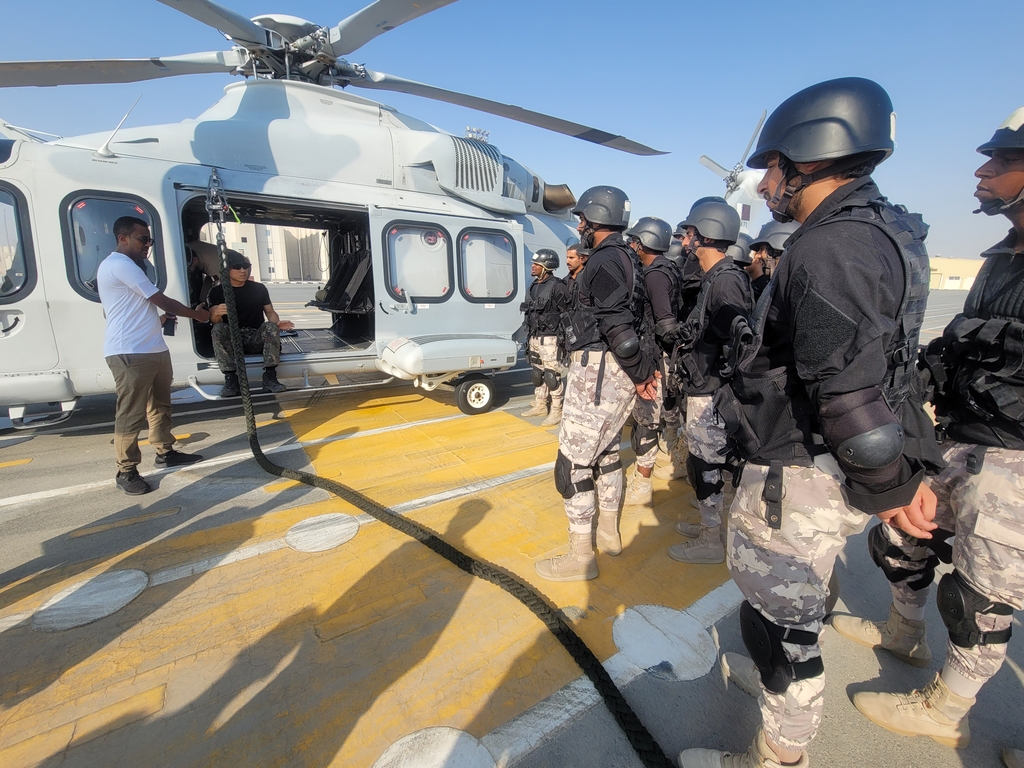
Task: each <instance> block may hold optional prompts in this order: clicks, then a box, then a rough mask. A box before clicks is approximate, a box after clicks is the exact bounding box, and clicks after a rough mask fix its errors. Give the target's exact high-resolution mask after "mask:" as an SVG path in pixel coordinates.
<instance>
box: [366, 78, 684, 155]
mask: <svg viewBox="0 0 1024 768" xmlns="http://www.w3.org/2000/svg"><path fill="white" fill-rule="evenodd" d="M365 72H366V77H365V78H352V80H351V85H354V86H356V87H358V88H371V89H379V90H382V91H398V92H399V93H408V94H411V95H413V96H423V97H424V98H427V99H435V100H436V101H444V102H447V103H448V104H455V105H457V106H460V107H469V108H470V109H476V110H479V111H481V112H488V113H490V114H492V115H498V116H499V117H507V118H508V119H510V120H517V121H519V122H520V123H526V124H527V125H535V126H537V127H538V128H546V129H547V130H549V131H554V132H555V133H561V134H564V135H565V136H572V137H573V138H576V139H583V140H584V141H589V142H593V143H594V144H601V145H602V146H605V147H611V148H612V149H618V150H620V151H622V152H629V153H630V154H633V155H665V154H668V153H667V152H662V151H660V150H657V149H652V148H651V147H648V146H645V145H644V144H640V143H638V142H636V141H633V140H631V139H627V138H625V137H624V136H617V135H615V134H613V133H606V132H605V131H599V130H597V129H596V128H590V127H589V126H586V125H580V124H579V123H573V122H571V121H569V120H563V119H561V118H560V117H552V116H551V115H545V114H543V113H541V112H533V111H531V110H529V109H523V108H522V107H516V106H513V105H511V104H502V103H500V102H497V101H491V100H490V99H482V98H480V97H479V96H469V95H468V94H465V93H459V92H458V91H448V90H445V89H444V88H438V87H436V86H433V85H426V84H425V83H417V82H415V81H414V80H406V79H405V78H403V77H395V76H394V75H388V74H385V73H384V72H374V71H373V70H371V69H367V70H365Z"/></svg>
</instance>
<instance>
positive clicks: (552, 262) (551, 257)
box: [530, 248, 559, 272]
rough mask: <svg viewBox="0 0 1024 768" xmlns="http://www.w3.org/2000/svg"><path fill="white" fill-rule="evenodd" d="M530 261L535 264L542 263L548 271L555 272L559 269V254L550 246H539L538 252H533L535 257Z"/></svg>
mask: <svg viewBox="0 0 1024 768" xmlns="http://www.w3.org/2000/svg"><path fill="white" fill-rule="evenodd" d="M530 262H531V263H533V264H540V265H541V266H542V267H544V269H546V270H547V271H548V272H554V271H555V270H556V269H558V264H559V261H558V254H557V253H555V252H554V251H552V250H551V249H550V248H538V249H537V252H536V253H534V254H533V258H532V259H531V260H530Z"/></svg>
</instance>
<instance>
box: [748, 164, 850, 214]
mask: <svg viewBox="0 0 1024 768" xmlns="http://www.w3.org/2000/svg"><path fill="white" fill-rule="evenodd" d="M862 162H864V157H863V156H858V155H853V156H852V157H843V158H840V159H839V160H837V161H836V162H834V163H832V164H831V165H826V166H825V167H824V168H819V169H818V170H816V171H814V172H813V173H800V172H799V171H798V170H797V169H796V166H795V165H794V164H793V163H792V162H791V161H790V160H789V158H786V157H780V158H779V168H781V169H782V172H783V173H785V174H786V178H785V180H784V181H783V182H782V183H781V184H779V186H778V187H777V188H776V189H775V194H774V195H772V196H771V197H770V198H768V202H767V205H768V209H769V210H770V211H771V212H772V218H774V219H775V220H776V221H777V222H779V223H780V224H786V223H788V222H790V221H792V220H793V215H792V214H791V213H790V212H789V206H790V205H791V204H792V202H793V196H794V195H796V193H797V192H799V191H800V190H801V189H803V188H804V187H809V186H810V185H811V184H813V183H814V182H816V181H820V180H821V179H827V178H828V177H830V176H836V175H838V174H840V173H842V172H843V171H848V170H849V169H850V168H853V167H854V166H857V165H860V164H861V163H862Z"/></svg>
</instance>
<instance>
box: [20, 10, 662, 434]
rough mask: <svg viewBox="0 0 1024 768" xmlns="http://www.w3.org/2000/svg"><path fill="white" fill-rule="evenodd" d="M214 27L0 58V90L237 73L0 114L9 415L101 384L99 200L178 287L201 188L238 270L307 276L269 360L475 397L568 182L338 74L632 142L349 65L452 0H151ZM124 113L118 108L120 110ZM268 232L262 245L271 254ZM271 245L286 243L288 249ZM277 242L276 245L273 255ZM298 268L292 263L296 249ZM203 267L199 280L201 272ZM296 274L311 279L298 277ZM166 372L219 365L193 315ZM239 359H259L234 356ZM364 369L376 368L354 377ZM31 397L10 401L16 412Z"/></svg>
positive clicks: (501, 347)
mask: <svg viewBox="0 0 1024 768" xmlns="http://www.w3.org/2000/svg"><path fill="white" fill-rule="evenodd" d="M159 2H161V3H163V4H164V5H167V6H169V7H171V8H173V9H175V10H177V11H180V12H182V13H184V14H186V15H187V16H190V17H192V18H193V19H195V20H196V21H198V22H201V23H203V24H205V25H207V26H210V27H213V28H214V29H216V30H218V31H219V32H221V33H222V34H223V35H224V36H225V37H226V38H227V39H228V40H230V41H231V42H232V46H231V47H230V49H229V50H226V51H213V52H206V53H194V54H185V55H181V56H169V57H157V58H150V59H104V60H80V61H22V62H0V87H22V86H56V85H71V84H78V85H85V84H100V83H123V82H136V81H143V80H151V79H155V78H162V77H171V76H178V75H187V74H198V73H211V72H220V73H225V74H229V75H234V76H236V77H238V78H239V80H238V81H237V82H234V83H231V84H229V85H228V86H227V87H226V88H225V89H224V96H223V98H221V99H220V101H218V102H217V103H216V104H214V105H213V106H211V107H210V108H209V109H207V110H206V111H205V112H203V113H202V114H201V115H199V116H198V117H197V118H196V119H195V120H187V121H184V122H181V123H175V124H166V125H155V126H144V127H134V128H123V127H122V126H123V123H124V121H125V120H124V119H122V120H121V123H120V124H118V126H117V127H116V128H115V129H114V130H113V132H112V133H102V134H98V133H97V134H89V135H83V136H76V137H67V138H64V137H54V136H50V135H47V134H42V133H41V132H39V131H33V130H28V129H23V128H19V127H17V126H12V125H10V124H4V127H3V128H2V129H0V238H3V239H0V275H2V278H0V279H2V282H0V407H4V406H6V407H7V408H8V412H9V415H10V418H11V421H12V424H13V425H14V426H15V427H16V428H27V427H35V426H43V425H48V424H53V423H57V422H60V421H63V420H64V419H66V418H69V417H70V416H71V415H72V414H73V412H74V409H75V406H76V404H77V403H78V401H79V400H80V398H82V397H83V396H86V395H93V394H101V393H109V392H113V391H114V381H113V377H112V374H111V373H110V371H109V370H108V368H107V367H106V365H105V362H104V360H103V355H102V338H103V327H104V325H103V324H104V319H103V313H102V308H101V305H100V303H99V294H98V292H97V289H96V283H95V276H96V270H97V268H98V266H99V263H100V262H101V261H102V260H103V258H105V257H106V256H107V254H109V253H110V252H111V251H112V250H113V249H114V246H115V242H116V241H115V238H114V236H113V234H112V232H111V228H112V225H113V222H114V221H115V220H116V219H117V218H118V217H120V216H123V215H132V216H137V217H139V218H142V219H144V220H145V221H147V222H148V223H149V225H150V228H151V231H152V234H153V239H154V243H153V246H152V248H151V254H150V263H149V268H150V278H151V279H152V280H153V282H154V283H155V284H156V285H157V286H158V287H159V288H160V289H161V290H162V291H164V292H165V293H167V294H168V295H170V296H172V297H175V298H178V299H179V300H182V301H183V302H187V303H189V304H191V305H193V306H194V305H195V304H197V303H198V302H199V300H200V299H201V296H202V291H203V290H204V288H203V285H206V287H207V288H208V285H209V281H210V280H213V279H215V277H216V275H214V274H211V272H213V271H215V270H213V269H211V267H209V266H206V267H204V263H205V264H209V261H210V250H211V248H213V246H212V243H213V242H214V241H215V229H214V222H213V221H212V217H211V216H210V215H209V214H208V211H207V207H206V200H207V195H208V192H209V191H210V187H211V184H213V183H214V180H216V183H217V184H219V185H222V187H223V190H224V192H225V194H226V197H227V200H228V204H229V206H230V211H231V217H232V220H229V221H228V223H227V226H226V230H227V235H228V239H229V241H230V243H229V247H231V248H233V249H235V250H239V251H241V252H243V253H244V254H246V255H247V256H249V257H250V259H251V261H252V263H253V276H254V278H256V279H262V280H265V281H273V280H279V279H281V277H282V271H283V272H284V273H285V274H287V275H288V276H290V277H291V276H294V273H293V270H292V262H293V261H294V259H292V256H293V255H294V254H293V251H296V250H298V251H299V252H300V256H299V260H300V262H301V252H302V250H303V249H306V253H307V254H312V255H313V258H310V259H307V260H306V262H305V263H302V264H300V266H299V267H298V268H297V269H298V271H299V273H300V274H301V277H302V278H304V279H306V280H307V281H309V282H318V281H319V282H322V283H323V285H322V287H321V288H320V290H316V291H314V290H313V289H310V292H311V296H310V300H309V302H308V303H307V306H310V307H313V308H315V309H316V310H318V311H320V312H322V313H323V321H322V322H321V323H319V324H317V325H318V327H315V328H302V329H300V330H299V331H297V334H296V335H295V336H288V337H286V338H282V356H281V362H280V365H279V368H278V370H279V373H280V375H282V376H285V377H302V378H304V380H305V381H306V382H307V383H308V380H309V376H310V375H330V374H351V373H372V372H375V371H376V372H379V373H380V374H382V375H383V376H384V377H386V378H385V381H387V380H390V379H391V378H398V379H402V380H406V381H410V382H411V383H412V384H413V385H414V386H417V387H420V388H422V389H424V390H426V391H432V390H434V389H436V388H437V387H438V386H440V385H442V384H445V385H451V386H453V387H454V390H455V395H456V401H457V403H458V406H459V408H460V409H461V410H462V411H463V412H464V413H467V414H474V413H483V412H485V411H487V410H489V409H490V407H491V406H492V405H493V402H494V384H493V381H492V379H491V376H493V374H495V373H497V372H500V371H504V370H508V369H510V368H512V367H513V366H514V365H515V364H516V361H517V357H518V345H517V343H516V342H515V341H514V340H513V339H512V335H513V333H514V331H515V330H516V329H517V328H518V327H519V325H520V321H521V317H520V313H519V304H520V302H521V300H522V297H523V295H524V293H525V289H526V284H527V282H528V279H529V265H530V257H531V255H532V253H533V252H535V251H536V250H537V249H539V248H552V249H554V250H555V251H556V252H558V253H560V254H562V256H563V258H564V254H565V248H566V246H567V245H568V244H571V243H574V242H575V241H576V240H577V236H576V231H575V226H574V224H575V222H574V221H573V217H572V216H571V214H570V211H571V209H572V207H573V206H574V205H575V202H576V200H575V197H574V196H573V194H572V192H571V190H570V189H569V188H568V186H567V185H564V184H548V183H547V182H545V181H544V180H543V179H542V178H541V177H540V176H539V175H538V174H536V173H534V172H533V171H532V170H531V169H530V168H529V167H527V166H526V165H523V164H522V163H520V162H518V161H516V160H515V159H513V158H511V157H508V156H506V155H504V154H503V153H502V152H501V150H500V149H499V148H498V147H496V146H494V145H493V144H490V143H489V142H488V140H487V136H486V135H485V134H482V133H481V132H475V133H471V134H470V135H467V136H466V137H460V136H455V135H452V134H449V133H446V132H444V131H442V130H440V129H438V128H436V127H434V126H432V125H429V124H427V123H426V122H424V121H422V120H419V119H417V118H415V117H412V116H410V115H407V114H403V113H402V112H399V111H398V110H396V109H394V108H392V107H389V106H387V105H385V104H383V103H380V102H378V101H375V100H372V99H370V98H365V97H363V96H361V95H358V94H357V93H354V92H353V91H355V90H357V89H365V90H370V91H396V92H401V93H407V94H413V95H417V96H422V97H425V98H430V99H436V100H441V101H445V102H448V103H452V104H458V105H462V106H466V107H470V108H473V109H476V110H479V111H483V112H487V113H490V114H495V115H500V116H502V117H507V118H510V119H513V120H517V121H519V122H523V123H527V124H530V125H534V126H537V127H540V128H543V129H546V130H549V131H554V132H556V133H561V134H563V135H566V136H571V137H574V138H577V139H581V140H584V141H589V142H592V143H596V144H600V145H603V146H606V147H609V148H611V149H615V150H619V151H623V152H628V153H632V154H635V155H646V156H651V155H659V154H664V153H663V152H660V151H659V150H656V149H652V148H651V147H648V146H646V145H644V144H641V143H639V142H636V141H633V140H631V139H628V138H625V137H623V136H618V135H614V134H611V133H608V132H605V131H601V130H598V129H595V128H591V127H589V126H585V125H581V124H579V123H574V122H571V121H568V120H564V119H561V118H557V117H553V116H550V115H546V114H543V113H539V112H533V111H530V110H526V109H523V108H521V107H517V106H512V105H507V104H502V103H499V102H495V101H491V100H489V99H484V98H480V97H477V96H470V95H467V94H463V93H459V92H456V91H450V90H445V89H442V88H438V87H436V86H432V85H427V84H424V83H419V82H416V81H412V80H407V79H404V78H400V77H396V76H393V75H389V74H386V73H383V72H379V71H376V70H371V69H369V68H367V67H366V66H364V65H362V64H356V63H350V61H349V59H348V58H346V57H350V56H351V55H352V54H353V53H355V52H356V51H357V50H359V49H360V48H361V47H362V46H363V45H365V44H366V43H367V42H369V41H370V40H372V39H374V38H376V37H378V36H380V35H382V34H384V33H385V32H387V31H389V30H392V29H394V28H395V27H397V26H400V25H402V24H405V23H407V22H410V21H413V20H414V19H416V18H419V17H421V16H423V15H424V14H426V13H430V12H431V11H434V10H437V9H438V8H441V7H443V6H446V5H449V4H451V3H452V2H454V0H419V1H418V2H412V1H411V0H377V1H376V2H373V3H371V4H370V5H368V6H366V7H364V8H362V9H361V10H359V11H357V12H355V13H353V14H352V15H350V16H348V17H347V18H345V19H344V20H342V21H341V22H339V23H338V24H337V25H335V26H333V27H322V26H319V25H316V24H314V23H312V22H309V21H306V20H304V19H300V18H297V17H295V16H290V15H283V14H266V15H262V16H256V17H254V18H252V19H247V18H245V17H244V16H242V15H241V14H238V13H236V12H235V11H232V10H230V9H227V8H225V7H223V6H220V5H218V4H216V3H214V2H210V0H159ZM127 117H128V115H125V119H126V118H127ZM275 249H276V251H277V252H276V253H275V252H274V251H275ZM289 249H291V250H289ZM282 251H284V252H286V253H282ZM310 263H312V264H315V267H314V268H312V273H310V272H309V271H307V267H308V266H309V264H310ZM203 272H205V277H204V276H202V275H201V273H203ZM309 278H313V280H311V281H310V280H309ZM167 342H168V347H169V348H170V351H171V357H172V363H173V367H174V371H175V384H176V385H179V386H185V385H190V386H191V387H193V388H194V389H195V390H196V391H197V392H198V393H199V394H200V395H202V397H204V398H206V399H218V397H217V396H216V395H214V394H212V393H211V391H210V390H209V389H208V388H207V387H208V386H209V385H215V384H219V383H220V381H221V379H222V375H221V373H220V372H219V370H218V368H217V365H216V363H215V361H214V359H213V351H212V344H211V343H210V339H209V327H208V326H201V325H199V324H197V323H191V324H183V325H182V327H181V329H180V330H179V332H178V333H177V334H176V335H174V336H172V337H169V338H167ZM247 363H248V365H249V368H250V375H251V372H254V371H256V370H258V368H259V367H260V366H261V365H262V360H260V359H258V358H256V357H253V358H249V359H248V360H247ZM374 383H376V382H374ZM37 404H50V407H51V410H50V411H48V412H46V413H44V414H40V415H33V416H30V417H27V416H26V409H27V408H28V407H29V406H32V405H37Z"/></svg>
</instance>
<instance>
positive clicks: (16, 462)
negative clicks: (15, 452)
mask: <svg viewBox="0 0 1024 768" xmlns="http://www.w3.org/2000/svg"><path fill="white" fill-rule="evenodd" d="M31 461H32V459H13V460H11V461H0V469H6V468H7V467H23V466H25V465H26V464H28V463H30V462H31Z"/></svg>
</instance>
